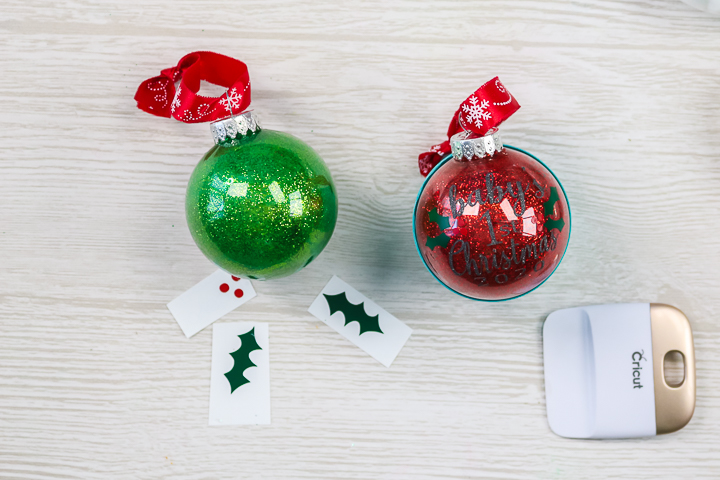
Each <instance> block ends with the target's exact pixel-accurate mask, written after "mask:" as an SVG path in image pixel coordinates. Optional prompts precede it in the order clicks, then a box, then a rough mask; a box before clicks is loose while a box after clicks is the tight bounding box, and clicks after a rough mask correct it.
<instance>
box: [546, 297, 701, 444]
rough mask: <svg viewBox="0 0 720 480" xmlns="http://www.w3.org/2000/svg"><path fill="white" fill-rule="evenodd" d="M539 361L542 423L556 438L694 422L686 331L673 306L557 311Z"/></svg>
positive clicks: (659, 430) (636, 433) (630, 433)
mask: <svg viewBox="0 0 720 480" xmlns="http://www.w3.org/2000/svg"><path fill="white" fill-rule="evenodd" d="M543 356H544V362H545V397H546V401H547V415H548V422H549V424H550V428H551V429H552V431H553V432H555V433H556V434H558V435H560V436H561V437H568V438H629V437H645V436H650V435H660V434H663V433H671V432H675V431H677V430H680V429H681V428H682V427H684V426H685V425H686V424H687V423H688V422H689V421H690V419H691V418H692V415H693V412H694V410H695V351H694V347H693V337H692V330H691V328H690V322H689V321H688V319H687V317H686V316H685V315H684V314H683V313H682V312H681V311H680V310H678V309H677V308H675V307H671V306H669V305H661V304H649V303H625V304H614V305H594V306H589V307H578V308H569V309H565V310H558V311H556V312H553V313H551V314H550V315H549V316H548V318H547V320H546V321H545V325H544V326H543ZM671 362H672V365H674V366H676V369H675V370H676V371H675V372H671V371H670V365H671ZM680 363H681V364H682V366H681V367H680V368H677V365H678V364H680ZM671 373H675V375H674V376H675V378H671V377H672V375H670V374H671Z"/></svg>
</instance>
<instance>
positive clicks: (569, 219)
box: [412, 145, 572, 303]
mask: <svg viewBox="0 0 720 480" xmlns="http://www.w3.org/2000/svg"><path fill="white" fill-rule="evenodd" d="M503 147H505V148H509V149H511V150H515V151H517V152H520V153H524V154H525V155H528V156H530V157H531V158H533V159H534V160H536V161H537V162H538V163H540V165H542V166H543V167H545V168H546V169H547V171H548V172H550V175H552V176H553V177H554V178H555V180H557V182H558V185H560V189H561V190H562V192H563V195H564V196H565V200H566V201H567V208H568V245H570V236H571V234H572V211H571V209H570V199H569V198H568V196H567V194H566V193H565V188H564V187H563V186H562V183H561V182H560V179H559V178H557V176H556V175H555V172H553V171H552V170H551V169H550V168H549V167H548V166H547V165H545V164H544V163H543V162H542V160H540V159H539V158H537V157H536V156H535V155H533V154H532V153H529V152H526V151H525V150H523V149H521V148H517V147H513V146H511V145H503ZM452 159H453V156H452V154H451V153H450V154H448V155H447V156H446V157H445V158H443V159H442V160H440V162H439V163H438V164H437V165H435V167H433V169H432V170H430V173H428V174H427V176H426V177H425V181H424V182H423V184H422V186H421V187H420V190H419V191H418V195H417V198H416V199H415V208H413V224H412V228H413V239H414V240H415V250H417V253H418V256H419V257H420V260H422V262H423V265H425V269H426V270H427V271H428V272H430V275H432V276H433V278H434V279H435V280H437V281H438V283H440V285H442V286H443V287H445V288H447V289H448V290H450V291H451V292H453V293H455V294H457V295H460V296H461V297H465V298H469V299H470V300H475V301H477V302H494V303H495V302H506V301H508V300H514V299H516V298H520V297H522V296H524V295H527V294H528V293H530V292H532V291H534V290H536V289H537V288H538V287H540V286H541V285H542V284H543V283H545V282H547V281H548V279H549V278H550V277H552V276H553V274H554V273H555V270H557V269H558V267H559V266H560V264H561V263H562V261H563V259H564V258H565V254H566V253H567V247H565V251H563V254H562V256H561V257H560V261H559V262H558V264H557V265H556V266H555V268H553V271H552V272H550V275H548V276H547V278H545V280H543V281H542V282H540V283H538V284H537V285H535V286H534V287H533V288H531V289H530V290H528V291H527V292H524V293H521V294H520V295H515V296H514V297H510V298H501V299H499V300H485V299H482V298H475V297H470V296H468V295H465V294H464V293H460V292H458V291H457V290H454V289H452V288H450V287H448V286H447V285H445V284H444V283H443V282H442V281H441V280H440V279H439V278H438V277H437V275H435V273H433V271H432V270H430V267H428V264H427V262H426V261H425V257H423V256H422V252H420V245H418V240H417V235H415V223H416V220H415V218H416V215H415V212H417V208H418V204H419V203H420V195H422V192H423V190H425V185H427V182H428V181H429V180H430V177H432V175H433V173H435V171H436V170H438V169H439V168H440V167H442V166H443V165H445V164H446V163H447V162H448V161H450V160H452Z"/></svg>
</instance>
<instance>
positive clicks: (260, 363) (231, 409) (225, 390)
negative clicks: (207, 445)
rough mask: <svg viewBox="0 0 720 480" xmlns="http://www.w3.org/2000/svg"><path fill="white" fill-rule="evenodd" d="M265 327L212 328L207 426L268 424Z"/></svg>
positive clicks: (227, 325) (223, 325)
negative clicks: (208, 417)
mask: <svg viewBox="0 0 720 480" xmlns="http://www.w3.org/2000/svg"><path fill="white" fill-rule="evenodd" d="M268 340H269V338H268V324H267V323H257V322H239V323H216V324H214V325H213V339H212V367H211V372H210V419H209V424H210V425H268V424H270V354H269V351H268V348H269V343H268Z"/></svg>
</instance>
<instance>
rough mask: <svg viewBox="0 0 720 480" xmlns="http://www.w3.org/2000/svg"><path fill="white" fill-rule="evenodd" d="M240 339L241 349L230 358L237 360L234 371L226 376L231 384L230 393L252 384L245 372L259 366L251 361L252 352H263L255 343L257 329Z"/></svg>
mask: <svg viewBox="0 0 720 480" xmlns="http://www.w3.org/2000/svg"><path fill="white" fill-rule="evenodd" d="M238 337H240V342H242V343H241V344H240V348H238V349H237V350H235V351H234V352H232V353H231V354H230V356H231V357H233V360H235V364H234V365H233V367H232V369H230V371H229V372H227V373H226V374H225V377H226V378H227V379H228V382H230V393H233V392H234V391H235V390H237V389H238V388H239V387H242V386H243V385H245V384H246V383H250V380H248V379H247V378H245V375H244V373H245V370H247V369H248V368H250V367H257V365H255V364H254V363H253V361H252V360H250V352H252V351H255V350H262V348H260V345H258V344H257V342H256V341H255V327H253V328H252V329H251V330H250V331H249V332H247V333H243V334H242V335H238Z"/></svg>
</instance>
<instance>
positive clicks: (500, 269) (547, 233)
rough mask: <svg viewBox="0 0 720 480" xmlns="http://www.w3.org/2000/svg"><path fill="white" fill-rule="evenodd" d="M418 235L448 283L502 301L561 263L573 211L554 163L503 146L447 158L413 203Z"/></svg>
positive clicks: (523, 290) (432, 265)
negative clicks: (479, 153)
mask: <svg viewBox="0 0 720 480" xmlns="http://www.w3.org/2000/svg"><path fill="white" fill-rule="evenodd" d="M491 226H492V230H491V229H490V227H491ZM415 236H416V240H417V244H418V247H419V249H420V254H421V256H422V258H423V260H424V261H425V264H426V265H427V266H428V268H429V269H430V271H431V272H433V274H434V275H435V276H436V277H437V278H438V280H440V282H442V283H443V284H444V285H446V286H447V287H449V288H450V289H452V290H454V291H455V292H457V293H460V294H462V295H466V296H468V297H471V298H475V299H478V300H505V299H509V298H514V297H517V296H520V295H522V294H524V293H527V292H529V291H530V290H532V289H534V288H535V287H537V286H538V285H540V284H541V283H542V282H544V281H545V280H546V279H547V278H548V277H549V276H550V275H551V274H552V272H553V271H554V270H555V268H556V267H557V266H558V264H559V263H560V260H561V259H562V257H563V254H564V253H565V249H566V248H567V244H568V240H569V237H570V210H569V208H568V203H567V198H566V197H565V193H564V192H563V189H562V187H561V186H560V184H559V183H558V181H557V179H556V178H555V177H554V175H553V174H552V173H551V172H550V170H548V169H547V168H546V167H545V166H544V165H542V164H541V163H540V162H539V161H537V160H536V159H535V158H533V157H531V156H529V155H527V154H525V153H523V152H520V151H518V150H513V149H510V148H505V149H503V150H502V151H501V152H496V153H495V155H493V156H492V157H490V158H483V159H478V158H473V159H472V160H470V161H457V160H450V161H448V162H446V163H445V164H444V165H442V166H441V167H440V168H439V169H437V170H436V171H435V172H434V173H432V175H431V176H430V177H429V178H428V180H427V182H426V184H425V186H424V188H423V191H422V192H421V193H420V198H419V200H418V203H417V206H416V209H415Z"/></svg>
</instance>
